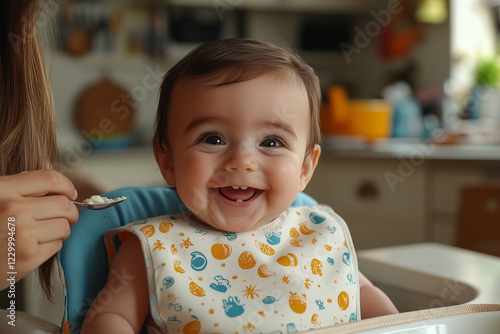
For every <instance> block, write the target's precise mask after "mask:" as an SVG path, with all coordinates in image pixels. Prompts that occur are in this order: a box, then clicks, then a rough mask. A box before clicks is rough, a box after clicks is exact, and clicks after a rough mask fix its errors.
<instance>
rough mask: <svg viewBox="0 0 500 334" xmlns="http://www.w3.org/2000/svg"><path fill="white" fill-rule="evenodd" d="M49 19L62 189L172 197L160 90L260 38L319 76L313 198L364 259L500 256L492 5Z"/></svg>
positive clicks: (160, 10) (59, 1) (176, 2)
mask: <svg viewBox="0 0 500 334" xmlns="http://www.w3.org/2000/svg"><path fill="white" fill-rule="evenodd" d="M49 7H50V8H42V9H41V14H42V15H41V24H40V26H41V28H43V30H45V31H46V32H47V35H53V34H54V32H55V33H56V38H55V39H54V40H53V41H51V42H50V41H49V43H47V45H51V46H47V61H48V63H49V68H50V71H51V82H52V88H53V92H54V101H55V108H56V118H57V125H58V132H59V134H58V135H59V145H60V150H61V158H62V164H61V166H60V168H61V169H62V170H63V171H65V172H66V173H69V174H71V173H75V172H79V173H83V174H87V175H90V176H91V177H92V178H94V179H95V181H96V183H98V184H99V185H100V186H103V187H106V188H109V189H113V188H117V187H124V186H151V185H163V184H164V182H163V180H162V177H161V174H160V172H159V170H158V168H157V167H156V163H155V161H154V157H153V154H152V149H151V138H152V135H153V124H154V115H155V112H156V105H157V95H158V89H159V85H160V82H161V78H162V76H163V74H164V73H165V72H166V71H167V70H168V68H169V67H170V66H172V65H173V64H174V63H175V62H177V61H178V60H179V59H180V58H181V57H182V56H183V55H184V54H186V53H187V52H188V51H189V50H191V49H192V48H193V47H195V46H196V45H198V44H199V43H201V42H203V41H206V40H212V39H216V38H221V37H251V38H256V39H261V40H266V41H270V42H273V43H277V44H280V45H284V46H286V47H289V48H291V49H293V50H295V51H297V52H298V53H299V54H300V55H301V56H302V57H303V58H304V59H305V60H306V62H307V63H309V64H310V65H311V66H312V67H313V68H314V69H315V70H316V72H317V74H318V76H319V78H320V81H321V84H322V90H323V99H324V106H323V108H322V113H321V116H322V117H321V120H322V129H323V131H324V134H325V139H324V144H323V153H322V157H321V160H320V163H319V166H318V168H317V172H316V173H315V176H314V177H313V179H312V181H311V183H310V185H309V186H308V188H307V189H306V192H307V193H308V194H310V195H311V196H313V197H314V198H315V199H317V200H318V201H319V202H323V203H327V204H329V205H331V206H332V207H333V208H334V209H335V210H336V211H337V212H338V213H339V214H340V215H341V216H342V217H343V218H344V219H345V220H346V221H347V223H348V225H349V227H350V229H351V232H352V235H353V239H354V241H355V245H356V248H357V249H367V248H374V247H382V246H389V245H398V244H407V243H416V242H424V241H435V242H440V243H445V244H451V245H459V246H461V247H467V248H471V249H475V250H478V251H481V252H485V253H489V254H496V255H500V246H499V245H500V242H499V239H500V237H499V236H500V231H498V226H497V225H498V224H497V223H496V224H494V222H498V221H499V220H500V198H499V195H498V190H497V191H496V192H491V190H492V189H493V184H495V183H496V184H497V185H498V184H499V183H498V181H499V179H500V148H499V146H498V144H499V143H500V130H499V124H500V123H499V121H500V110H499V104H498V102H499V101H500V90H499V88H498V84H499V81H500V66H499V65H498V63H497V61H498V59H497V57H498V54H497V51H498V50H497V40H498V31H499V30H498V29H499V1H497V0H489V1H487V0H457V1H449V0H420V1H416V0H413V1H411V0H400V1H398V0H366V1H363V0H349V1H344V0H309V1H300V0H268V1H264V0H253V1H251V0H184V1H182V0H170V1H167V0H162V1H152V0H150V1H134V0H129V1H112V0H108V1H91V0H87V1H68V0H64V1H63V0H53V1H52V2H51V6H49ZM44 15H45V17H46V18H47V20H55V21H56V22H57V24H56V25H55V26H54V25H50V24H46V22H45V23H44V20H43V18H44ZM49 40H50V38H49ZM497 188H498V186H497ZM471 217H472V218H471ZM488 224H491V225H488ZM471 226H473V228H472V230H471ZM495 229H496V230H495ZM471 231H472V232H471ZM464 236H465V237H464ZM33 308H36V307H35V306H33ZM37 312H41V314H40V316H42V317H44V318H49V319H50V317H51V315H47V314H43V312H44V310H43V308H42V310H40V311H33V312H32V313H34V314H36V313H37ZM52 317H53V315H52Z"/></svg>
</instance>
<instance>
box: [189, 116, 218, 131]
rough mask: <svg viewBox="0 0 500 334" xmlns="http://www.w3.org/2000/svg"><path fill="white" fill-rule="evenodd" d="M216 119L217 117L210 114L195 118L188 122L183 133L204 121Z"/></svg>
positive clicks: (208, 121)
mask: <svg viewBox="0 0 500 334" xmlns="http://www.w3.org/2000/svg"><path fill="white" fill-rule="evenodd" d="M218 119H219V118H218V117H212V116H208V117H198V118H195V119H194V120H192V121H191V123H189V124H188V126H187V127H186V129H185V130H184V133H187V132H189V130H191V129H194V128H196V127H197V126H199V125H202V124H205V123H210V122H215V121H217V120H218Z"/></svg>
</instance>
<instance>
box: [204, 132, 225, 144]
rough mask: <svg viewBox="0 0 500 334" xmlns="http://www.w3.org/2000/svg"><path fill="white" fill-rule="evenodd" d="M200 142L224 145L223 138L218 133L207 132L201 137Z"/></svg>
mask: <svg viewBox="0 0 500 334" xmlns="http://www.w3.org/2000/svg"><path fill="white" fill-rule="evenodd" d="M200 142H202V143H205V144H209V145H224V144H225V143H224V140H222V138H221V137H220V136H219V135H216V134H207V135H205V136H203V137H201V139H200Z"/></svg>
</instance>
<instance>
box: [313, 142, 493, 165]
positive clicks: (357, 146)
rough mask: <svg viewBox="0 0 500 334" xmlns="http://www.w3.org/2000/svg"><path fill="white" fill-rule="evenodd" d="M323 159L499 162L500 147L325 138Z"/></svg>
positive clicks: (491, 145)
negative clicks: (370, 141) (369, 141)
mask: <svg viewBox="0 0 500 334" xmlns="http://www.w3.org/2000/svg"><path fill="white" fill-rule="evenodd" d="M321 146H322V155H323V156H327V157H334V158H335V157H339V158H383V159H400V158H412V159H425V160H484V161H500V145H493V144H488V145H487V144H467V145H437V144H435V143H432V142H430V141H424V140H419V139H387V140H378V141H375V142H373V143H368V142H366V141H365V140H361V139H360V140H355V139H354V138H347V139H342V138H330V137H326V138H323V143H322V145H321Z"/></svg>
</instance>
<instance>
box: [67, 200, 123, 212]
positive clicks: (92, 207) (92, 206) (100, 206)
mask: <svg viewBox="0 0 500 334" xmlns="http://www.w3.org/2000/svg"><path fill="white" fill-rule="evenodd" d="M124 200H126V198H122V199H119V200H116V201H110V202H106V203H92V204H90V203H88V204H87V203H81V202H76V201H72V202H73V204H76V205H80V206H82V207H84V208H87V209H90V210H102V209H107V208H109V207H112V206H113V205H116V204H118V203H120V202H123V201H124Z"/></svg>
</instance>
